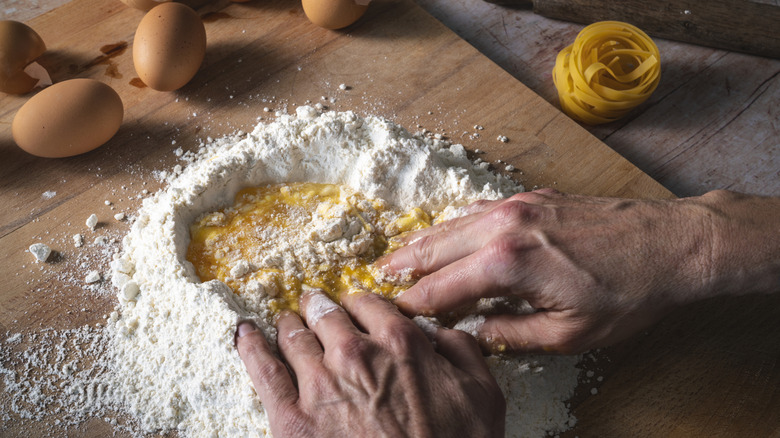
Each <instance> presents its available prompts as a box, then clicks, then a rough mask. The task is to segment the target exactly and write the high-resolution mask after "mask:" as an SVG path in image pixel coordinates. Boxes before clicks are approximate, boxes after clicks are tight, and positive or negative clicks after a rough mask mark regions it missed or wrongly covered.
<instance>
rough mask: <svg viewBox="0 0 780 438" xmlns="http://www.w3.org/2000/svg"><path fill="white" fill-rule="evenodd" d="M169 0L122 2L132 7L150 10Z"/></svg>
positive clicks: (128, 0)
mask: <svg viewBox="0 0 780 438" xmlns="http://www.w3.org/2000/svg"><path fill="white" fill-rule="evenodd" d="M168 1H170V0H122V3H124V4H126V5H127V6H130V7H131V8H135V9H140V10H142V11H148V10H150V9H152V8H153V7H155V6H157V5H159V4H160V3H165V2H168Z"/></svg>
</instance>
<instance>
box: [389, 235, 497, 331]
mask: <svg viewBox="0 0 780 438" xmlns="http://www.w3.org/2000/svg"><path fill="white" fill-rule="evenodd" d="M485 252H486V251H484V249H483V250H480V251H478V252H476V253H474V254H472V255H470V256H468V257H465V258H463V259H460V260H458V261H456V262H454V263H452V264H450V265H447V266H445V267H444V268H442V269H440V270H438V271H436V272H434V273H432V274H430V275H427V276H425V277H423V278H421V279H420V281H418V282H417V283H416V284H415V285H414V286H412V287H410V288H409V289H407V290H406V291H404V292H402V293H401V294H400V295H398V296H397V297H396V298H395V300H394V301H393V303H394V304H395V305H396V306H398V308H399V309H401V311H403V312H404V313H406V314H407V315H427V316H431V315H436V314H441V313H443V312H449V311H453V310H457V309H459V308H462V307H465V306H467V305H470V304H473V303H475V302H476V301H477V300H479V299H480V298H492V297H497V296H502V295H504V294H505V293H506V292H507V288H506V286H505V285H504V284H503V282H504V279H502V278H500V277H499V276H498V275H497V274H493V273H491V270H492V269H491V268H492V267H491V261H490V260H488V257H486V255H485Z"/></svg>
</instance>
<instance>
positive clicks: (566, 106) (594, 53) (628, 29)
mask: <svg viewBox="0 0 780 438" xmlns="http://www.w3.org/2000/svg"><path fill="white" fill-rule="evenodd" d="M660 79H661V56H660V54H659V53H658V47H657V46H656V45H655V43H653V40H651V39H650V37H649V36H647V34H645V33H644V32H642V31H641V30H640V29H638V28H637V27H636V26H633V25H631V24H628V23H622V22H619V21H602V22H598V23H593V24H591V25H590V26H587V27H586V28H584V29H583V30H582V31H581V32H580V33H579V34H578V35H577V38H576V39H575V40H574V43H573V44H572V45H570V46H569V47H566V48H565V49H563V50H561V52H560V53H559V54H558V57H557V58H556V60H555V67H554V68H553V82H554V83H555V87H556V88H557V89H558V97H559V98H560V101H561V107H562V108H563V111H564V112H565V113H566V114H568V115H569V116H570V117H572V118H573V119H575V120H579V121H581V122H584V123H588V124H591V125H597V124H601V123H608V122H612V121H615V120H617V119H619V118H620V117H623V116H624V115H625V114H626V113H628V112H629V111H630V110H631V109H633V108H634V107H636V106H637V105H639V104H641V103H642V102H644V101H645V100H647V98H648V97H650V95H651V94H652V93H653V91H655V88H656V87H657V86H658V82H659V81H660Z"/></svg>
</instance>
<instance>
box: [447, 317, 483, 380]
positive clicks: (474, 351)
mask: <svg viewBox="0 0 780 438" xmlns="http://www.w3.org/2000/svg"><path fill="white" fill-rule="evenodd" d="M436 351H437V352H438V353H439V354H441V355H442V356H444V357H445V358H447V360H448V361H450V363H452V364H453V365H455V366H456V367H457V368H459V369H461V370H463V371H466V372H467V373H469V374H471V375H473V376H478V377H488V376H490V369H489V368H488V366H487V363H486V362H485V358H484V357H483V356H482V350H481V349H480V348H479V344H478V343H477V340H476V339H474V336H472V335H470V334H468V333H466V332H463V331H460V330H450V329H446V328H440V329H439V330H437V331H436Z"/></svg>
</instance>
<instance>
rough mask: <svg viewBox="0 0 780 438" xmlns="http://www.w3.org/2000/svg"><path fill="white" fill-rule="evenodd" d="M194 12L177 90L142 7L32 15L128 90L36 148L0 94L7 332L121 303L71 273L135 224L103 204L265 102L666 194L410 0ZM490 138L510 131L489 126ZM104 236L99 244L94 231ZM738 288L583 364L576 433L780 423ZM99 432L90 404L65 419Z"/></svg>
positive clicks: (124, 199) (150, 188)
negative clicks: (109, 124) (350, 113)
mask: <svg viewBox="0 0 780 438" xmlns="http://www.w3.org/2000/svg"><path fill="white" fill-rule="evenodd" d="M199 12H200V13H201V15H202V17H203V20H204V22H205V25H206V31H207V35H208V51H207V54H206V59H205V61H204V64H203V66H202V68H201V69H200V71H199V73H198V74H197V75H196V77H195V78H194V79H193V80H192V81H191V82H190V83H189V84H188V85H187V86H185V87H184V88H183V89H181V90H178V91H176V92H172V93H161V92H157V91H154V90H151V89H149V88H145V87H143V85H142V84H141V83H140V82H139V81H138V79H137V77H136V74H135V71H134V69H133V65H132V59H131V52H132V50H131V47H130V45H131V44H132V40H133V34H134V31H135V28H136V25H137V23H138V21H139V20H140V19H141V17H142V14H143V13H142V12H140V11H137V10H133V9H129V8H127V7H125V6H124V5H123V4H122V3H120V2H119V1H105V0H74V1H72V2H71V3H68V4H66V5H65V6H63V7H61V8H59V9H56V10H54V11H52V12H50V13H48V14H45V15H43V16H41V17H38V18H36V19H34V20H33V21H31V22H30V23H28V24H30V25H31V26H32V27H33V28H34V29H35V30H36V31H38V33H39V34H40V35H41V36H42V38H43V39H44V41H45V42H46V43H47V45H48V51H47V53H46V54H45V55H44V56H43V58H42V59H41V60H40V62H41V63H42V64H43V65H44V66H46V67H47V68H48V70H49V71H50V73H51V74H52V77H53V79H54V80H55V81H63V80H66V79H70V78H74V77H92V78H95V79H99V80H101V81H104V82H105V83H107V84H109V85H111V86H112V87H114V89H116V90H117V92H118V93H119V94H120V96H121V97H122V100H123V102H124V105H125V120H124V123H123V126H122V128H121V129H120V131H119V133H118V134H117V135H116V136H115V137H114V138H113V139H112V140H111V141H110V142H109V143H108V144H107V145H105V146H103V147H101V148H99V149H97V150H95V151H93V152H90V153H88V154H85V155H82V156H78V157H72V158H66V159H58V160H52V159H41V158H36V157H32V156H30V155H27V154H26V153H25V152H23V151H21V150H19V149H18V148H17V147H16V146H15V145H14V144H13V140H12V139H11V134H10V123H11V120H12V118H13V115H14V113H15V112H16V110H17V109H18V108H19V107H20V106H21V105H22V104H23V103H24V102H25V101H26V100H27V99H28V98H29V96H22V97H18V96H6V95H2V96H0V152H2V158H0V187H1V189H0V204H1V205H2V209H1V210H0V278H2V279H3V283H4V284H3V286H2V287H0V340H2V339H4V337H7V336H8V335H10V334H14V333H18V332H21V333H23V334H30V333H37V332H40V331H41V330H44V329H46V328H50V327H51V328H55V329H58V330H61V329H66V328H72V327H79V326H82V325H84V324H97V323H100V322H101V321H103V319H104V316H103V315H104V314H106V313H108V312H109V311H110V310H111V308H112V307H113V306H114V300H113V299H112V294H113V291H112V290H111V288H110V286H109V285H108V284H107V283H106V282H104V283H101V284H99V285H98V286H97V287H93V288H92V289H94V290H89V289H85V287H84V285H83V281H82V279H83V278H84V275H85V274H86V271H87V270H91V269H97V270H100V271H102V272H106V271H107V269H108V268H107V263H108V260H109V259H110V254H111V252H112V251H117V250H119V249H120V245H119V243H118V242H114V243H112V239H117V240H121V236H122V235H123V234H124V233H125V232H126V231H127V229H128V227H129V224H128V223H127V222H126V221H119V220H115V219H114V218H113V215H114V214H116V213H118V212H120V211H121V212H125V213H127V214H131V213H133V212H134V211H136V210H137V209H138V207H139V206H140V203H141V199H142V198H143V197H145V196H147V194H146V192H154V191H155V190H156V189H157V188H159V186H160V183H159V180H158V179H157V178H156V176H158V175H159V174H158V173H157V172H158V171H164V170H169V169H171V168H172V167H173V166H174V165H175V164H177V162H178V161H177V160H178V159H177V156H176V154H174V150H175V149H177V148H179V147H181V148H183V149H184V150H188V149H193V148H195V147H196V146H197V143H198V141H199V140H200V139H205V138H207V137H219V136H222V135H224V134H227V133H230V132H234V131H236V130H244V131H247V130H250V129H251V128H252V126H254V124H255V123H257V121H258V118H259V117H262V118H263V120H269V119H271V118H273V113H274V111H277V110H282V111H284V110H287V111H292V110H293V109H294V108H295V107H296V106H298V105H301V104H304V103H307V102H311V103H317V102H320V103H323V104H325V105H327V106H328V107H329V108H330V109H334V110H354V111H356V112H358V113H361V114H375V115H381V116H384V117H387V118H389V119H392V120H393V121H395V122H397V123H399V124H401V125H403V126H406V127H408V128H409V129H410V130H413V131H415V130H421V129H427V130H429V131H431V132H433V133H441V134H443V135H444V136H445V137H447V138H450V139H452V140H453V141H456V142H461V143H463V144H464V145H465V146H466V148H467V149H469V150H470V151H474V150H475V149H481V150H482V151H484V153H482V154H480V155H479V157H480V158H482V159H483V160H486V161H491V162H493V163H495V162H496V160H498V159H501V160H503V161H504V162H506V163H510V164H512V165H514V166H515V167H516V168H517V170H516V171H515V172H512V173H511V175H512V176H513V177H515V178H516V179H517V180H519V181H521V182H522V183H524V184H525V185H526V187H528V188H533V187H537V186H539V187H554V188H557V189H559V190H562V191H567V192H574V193H582V194H593V195H605V196H625V197H638V198H641V197H644V198H670V197H671V196H672V195H671V194H670V193H669V192H668V191H667V190H665V189H664V188H663V187H661V186H660V185H659V184H658V183H656V182H654V181H653V180H652V179H650V178H649V177H647V176H646V175H645V174H643V173H642V172H640V171H639V170H638V169H637V168H635V167H634V166H633V165H631V164H630V163H628V162H627V161H626V160H624V159H622V158H621V157H620V156H618V155H617V154H615V153H614V152H613V151H611V150H610V149H609V148H607V147H606V146H605V145H604V144H603V143H601V142H600V141H598V140H597V139H595V138H594V137H593V136H591V135H590V134H588V133H587V132H586V131H585V130H584V129H582V128H581V127H580V126H578V125H577V124H576V123H574V122H572V121H571V120H570V119H568V118H567V117H566V116H564V115H563V114H562V113H561V112H559V111H558V110H557V109H556V108H554V107H552V106H550V105H549V104H548V103H546V102H545V101H544V100H542V99H541V98H540V97H538V96H537V95H535V94H534V93H533V92H531V91H530V90H529V89H528V88H527V87H525V86H524V85H523V84H521V83H519V82H517V81H516V80H515V79H513V78H512V77H511V76H510V75H509V74H507V73H506V72H504V71H503V70H501V69H500V68H499V67H497V66H496V65H495V64H493V63H492V62H490V61H489V60H488V59H486V58H485V57H484V56H482V55H481V54H480V53H478V52H477V51H476V50H475V49H474V48H472V47H471V46H469V45H468V44H467V43H466V42H464V41H462V40H461V39H459V38H458V37H457V36H456V35H455V34H454V33H452V32H451V31H450V30H448V29H447V28H445V27H444V26H443V25H441V24H440V23H438V22H437V21H436V20H434V19H433V18H432V17H430V16H429V15H427V14H426V13H425V12H424V11H422V10H421V9H420V8H419V7H417V6H416V5H415V4H414V3H412V2H411V1H409V0H376V1H374V2H372V4H371V7H370V9H369V11H368V13H367V14H366V15H365V16H364V18H363V19H361V21H359V22H358V23H357V24H356V25H354V26H353V27H351V28H350V29H348V30H346V31H339V32H334V31H327V30H324V29H320V28H317V27H315V26H313V25H311V24H310V23H309V22H308V21H307V20H306V18H305V17H304V15H303V13H302V10H301V8H300V5H299V3H298V2H296V1H288V0H267V1H266V0H263V1H254V2H250V3H246V4H232V3H227V2H217V3H211V4H208V5H205V6H203V7H201V8H200V9H199ZM566 43H567V42H563V41H562V42H561V47H563V46H564V45H565V44H566ZM340 84H345V85H347V86H348V89H347V90H341V89H340V88H339V85H340ZM323 98H325V99H324V100H323ZM331 99H333V100H334V101H333V102H331ZM265 108H268V109H269V110H270V112H267V111H265ZM476 125H480V126H482V127H484V129H483V130H478V129H476V128H475V126H476ZM84 129H89V127H85V128H84ZM475 133H477V134H479V137H478V138H472V134H475ZM499 135H502V136H506V137H507V138H508V139H509V142H508V143H503V142H500V141H498V140H497V137H498V136H499ZM648 147H651V144H650V142H649V143H648ZM498 168H499V170H502V171H503V168H504V165H503V164H502V165H499V166H498ZM105 201H109V202H108V203H106V202H105ZM109 203H110V205H108V204H109ZM92 213H96V214H97V215H98V216H99V218H100V225H99V227H98V229H97V230H96V231H95V232H92V231H89V230H88V229H86V227H85V225H84V222H85V220H86V218H87V217H88V216H89V215H90V214H92ZM76 233H81V234H83V235H84V237H85V240H86V243H85V246H84V247H82V248H74V246H73V244H72V240H71V237H72V235H74V234H76ZM97 236H106V237H107V238H108V244H107V245H106V246H100V245H94V244H93V240H94V239H95V237H97ZM39 241H40V242H44V243H46V244H48V245H49V246H51V247H52V249H54V250H55V251H56V253H55V254H54V255H53V256H52V258H51V259H50V260H49V262H48V263H46V264H36V263H35V262H34V261H33V257H32V255H31V254H29V253H28V252H26V249H27V247H28V246H29V245H30V244H32V243H34V242H39ZM762 300H763V301H762ZM747 302H748V301H745V300H742V301H740V300H735V301H729V302H724V301H718V302H713V303H712V305H711V306H710V307H709V308H705V310H703V311H699V312H697V313H693V312H688V313H685V314H681V315H678V316H673V317H671V318H670V319H669V320H667V321H666V322H665V323H663V324H661V325H660V326H659V327H658V328H657V329H655V330H654V331H652V332H651V333H650V335H648V336H645V337H641V338H637V339H634V340H632V341H631V342H629V343H627V344H626V345H624V346H621V347H618V348H614V349H610V350H607V351H606V352H602V353H600V354H604V355H606V357H607V359H603V360H601V361H600V362H599V365H598V366H599V368H598V369H596V370H595V371H596V376H606V379H605V380H604V382H603V384H602V383H599V382H597V381H596V380H595V377H594V378H593V379H590V380H591V381H590V382H589V383H586V384H584V385H583V386H582V390H581V391H580V392H579V393H578V395H577V396H576V397H575V399H574V400H573V405H574V407H575V408H576V409H575V414H576V415H577V416H578V417H579V419H580V425H579V426H578V427H577V428H576V429H575V430H574V431H572V432H571V434H570V436H574V435H579V436H637V435H646V436H658V435H675V434H677V435H679V436H683V435H687V434H689V433H691V434H693V435H696V432H697V430H698V428H703V429H702V430H704V431H706V432H707V433H706V435H707V436H712V435H718V434H726V433H727V432H728V431H734V430H740V431H744V430H754V431H762V432H763V431H774V432H775V433H777V431H778V430H779V429H778V422H780V420H778V419H777V418H774V420H772V421H767V420H766V418H764V417H762V415H766V414H768V413H771V412H775V413H776V412H780V406H778V403H780V397H778V396H777V389H776V388H778V387H780V380H779V378H778V375H780V371H778V363H777V358H778V357H779V356H780V354H778V351H780V350H779V349H778V347H777V345H776V342H774V341H766V339H775V338H776V334H777V333H778V332H780V327H778V322H777V321H780V318H778V315H777V312H774V313H772V312H773V311H772V310H771V309H780V305H778V303H777V301H776V300H775V301H772V300H771V299H769V298H767V299H761V300H758V301H749V302H750V303H758V304H751V305H750V306H749V307H750V309H749V310H750V313H749V312H748V311H732V310H731V309H733V308H740V307H745V305H746V303H747ZM756 314H758V315H760V317H759V318H755V317H753V316H752V315H756ZM690 315H694V316H695V317H694V318H691V317H690ZM697 315H698V316H697ZM748 315H751V316H748ZM740 318H741V319H740ZM721 322H723V323H724V324H725V325H726V326H727V327H728V328H726V327H724V324H721ZM726 323H727V324H726ZM751 333H758V335H759V336H764V335H766V334H767V333H772V334H773V336H774V338H767V337H766V336H765V337H759V338H754V337H750V336H751ZM746 337H748V338H747V339H750V340H751V342H747V343H746V342H744V341H745V339H746ZM748 346H749V348H748ZM754 350H755V351H754ZM725 358H736V359H734V360H739V362H738V363H736V362H728V363H726V359H725ZM750 377H756V378H757V381H755V382H754V381H752V380H751V379H750ZM593 386H599V387H600V389H599V391H600V392H599V394H598V395H595V396H594V395H591V392H590V389H591V387H593ZM0 397H2V396H0ZM753 397H758V398H757V399H756V402H755V403H753V402H752V400H754V399H753ZM734 399H736V400H739V404H738V405H736V407H735V406H734V405H733V404H732V403H731V402H730V400H734ZM0 401H2V399H0ZM3 402H4V401H3ZM763 406H769V408H763ZM759 408H760V409H759ZM767 409H773V410H767ZM735 415H737V416H739V415H746V416H745V419H744V421H740V422H738V424H739V427H745V428H748V429H733V428H732V429H729V427H731V425H732V424H734V417H735ZM748 415H749V416H748ZM775 417H777V416H776V415H775ZM767 424H768V426H766V425H767ZM4 426H5V427H6V428H7V429H6V432H5V433H8V434H11V435H13V434H20V435H22V434H30V435H33V436H34V435H37V433H36V432H40V431H41V430H42V427H43V426H41V425H38V424H36V423H27V422H21V423H20V422H15V423H13V424H6V425H4ZM759 427H762V428H761V429H759ZM751 428H752V429H751ZM2 430H3V429H1V428H0V432H2ZM109 431H110V428H109V427H108V426H106V425H105V424H104V423H103V422H102V420H100V419H95V420H94V421H91V422H89V423H88V425H87V427H85V428H82V429H81V430H80V431H70V432H68V433H69V434H70V435H71V436H77V435H78V436H103V435H105V434H106V433H108V432H109ZM704 435H705V434H702V435H701V436H704ZM763 435H766V434H763ZM723 436H725V435H723Z"/></svg>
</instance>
